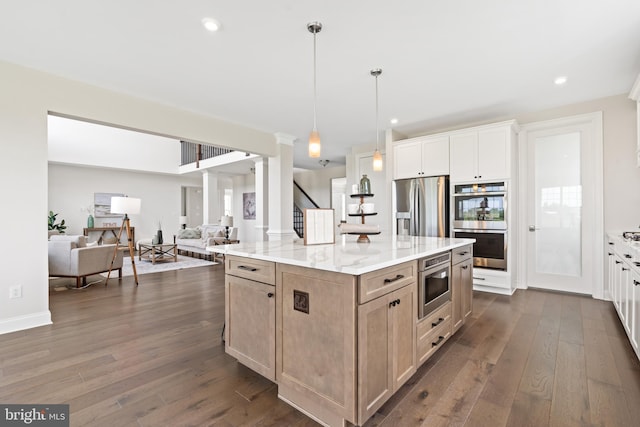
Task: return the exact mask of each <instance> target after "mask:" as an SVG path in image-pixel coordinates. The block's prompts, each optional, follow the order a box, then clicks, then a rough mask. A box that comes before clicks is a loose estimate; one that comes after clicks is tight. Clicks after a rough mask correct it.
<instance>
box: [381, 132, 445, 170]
mask: <svg viewBox="0 0 640 427" xmlns="http://www.w3.org/2000/svg"><path fill="white" fill-rule="evenodd" d="M393 158H394V165H393V166H394V167H393V179H404V178H416V177H423V176H440V175H449V137H448V136H429V137H419V138H412V139H409V140H404V141H398V142H396V143H395V145H394V146H393Z"/></svg>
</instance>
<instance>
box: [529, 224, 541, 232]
mask: <svg viewBox="0 0 640 427" xmlns="http://www.w3.org/2000/svg"><path fill="white" fill-rule="evenodd" d="M536 230H540V229H539V228H538V227H536V226H535V225H530V226H529V231H532V232H533V231H536Z"/></svg>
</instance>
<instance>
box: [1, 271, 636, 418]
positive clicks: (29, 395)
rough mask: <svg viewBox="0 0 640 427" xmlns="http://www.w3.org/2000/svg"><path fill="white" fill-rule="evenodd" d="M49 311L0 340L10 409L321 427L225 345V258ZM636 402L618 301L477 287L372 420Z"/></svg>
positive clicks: (531, 413) (611, 414)
mask: <svg viewBox="0 0 640 427" xmlns="http://www.w3.org/2000/svg"><path fill="white" fill-rule="evenodd" d="M71 282H73V280H71ZM60 283H62V282H61V281H57V284H58V285H59V284H60ZM72 284H73V285H74V283H72ZM50 309H51V313H52V318H53V320H54V324H53V325H48V326H44V327H40V328H34V329H31V330H27V331H19V332H15V333H12V334H5V335H0V401H3V403H36V402H38V403H42V402H45V403H70V404H71V425H72V426H103V425H104V426H112V427H114V426H118V427H119V426H121V425H122V426H129V425H131V426H138V427H149V426H152V427H156V426H172V427H173V426H183V425H184V426H186V425H192V426H207V425H216V426H228V427H236V426H278V427H279V426H284V425H286V426H299V427H311V426H313V427H316V426H317V425H318V424H317V423H316V422H315V421H313V420H311V419H310V418H308V417H306V416H305V415H304V414H302V413H300V412H299V411H297V410H295V409H294V408H292V407H290V406H289V405H287V404H286V403H284V402H283V401H281V400H279V399H278V395H277V386H276V385H275V384H274V383H272V382H270V381H267V380H266V379H264V378H262V377H261V376H259V375H258V374H256V373H254V372H253V371H251V370H250V369H248V368H246V367H244V366H242V365H240V364H239V363H237V361H236V360H235V359H233V358H232V357H230V356H228V355H227V354H225V353H224V345H223V343H222V342H221V340H220V332H221V329H222V326H223V323H224V268H223V266H222V265H216V266H213V267H202V268H194V269H185V270H180V271H174V272H166V273H157V274H151V275H144V276H141V277H140V286H139V287H136V286H135V284H134V283H133V279H132V278H124V279H123V280H122V281H121V282H119V281H117V280H115V281H110V283H109V286H108V287H106V288H105V287H104V285H93V286H90V287H89V288H87V289H83V290H79V291H75V290H66V291H54V290H51V292H50ZM638 402H640V362H638V360H637V358H636V356H635V354H634V353H633V352H632V350H631V347H630V345H629V343H628V340H627V337H626V335H625V333H624V330H623V329H622V327H621V326H620V321H619V319H618V318H617V313H616V311H615V309H613V305H612V304H611V302H605V301H599V300H594V299H592V298H589V297H584V296H578V295H570V294H559V293H552V292H545V291H540V290H526V291H522V290H518V291H517V292H516V293H515V294H514V295H513V296H511V297H510V296H504V295H495V294H489V293H482V292H475V293H474V313H473V314H472V316H471V317H470V318H469V319H468V322H467V323H466V324H465V325H464V326H463V328H462V329H460V332H459V333H458V334H456V335H454V336H453V337H452V338H451V339H450V340H449V341H448V342H447V343H445V344H444V345H443V347H442V348H441V350H440V351H438V352H437V353H436V354H434V356H433V357H432V358H431V359H430V360H429V361H428V362H427V363H426V364H425V365H423V366H422V367H420V368H419V369H418V371H417V372H416V374H415V375H414V376H413V377H412V378H410V379H409V381H408V382H407V383H406V384H405V385H404V386H403V387H402V388H401V389H400V391H399V392H398V393H397V394H396V395H395V396H394V397H392V399H390V400H389V401H388V402H387V404H385V405H384V406H383V407H382V408H380V410H379V411H378V412H377V413H376V414H375V416H374V417H373V418H372V419H370V420H369V421H368V422H367V423H366V427H374V426H383V427H391V426H393V427H395V426H399V427H405V426H406V427H413V426H417V425H422V424H424V425H429V426H431V425H464V426H480V427H486V426H491V427H503V426H506V425H534V424H535V425H537V426H542V427H544V426H547V425H548V426H563V427H564V426H574V425H575V426H578V425H585V426H589V425H594V426H596V425H606V426H615V425H625V426H626V425H633V422H634V421H636V420H638V419H640V405H639V404H638Z"/></svg>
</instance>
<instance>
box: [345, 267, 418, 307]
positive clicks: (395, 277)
mask: <svg viewBox="0 0 640 427" xmlns="http://www.w3.org/2000/svg"><path fill="white" fill-rule="evenodd" d="M417 279H418V263H417V261H409V262H405V263H403V264H398V265H394V266H392V267H387V268H381V269H380V270H376V271H372V272H370V273H365V274H363V275H362V276H360V286H359V291H358V301H359V303H360V304H364V303H365V302H367V301H371V300H373V299H376V298H378V297H381V296H382V295H386V294H388V293H389V292H392V291H395V290H396V289H400V288H402V287H404V286H406V285H409V284H412V283H413V284H415V283H417Z"/></svg>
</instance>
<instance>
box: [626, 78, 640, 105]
mask: <svg viewBox="0 0 640 427" xmlns="http://www.w3.org/2000/svg"><path fill="white" fill-rule="evenodd" d="M629 98H631V99H633V100H634V101H638V102H640V75H638V78H637V79H636V82H635V83H634V84H633V87H632V88H631V92H629Z"/></svg>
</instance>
